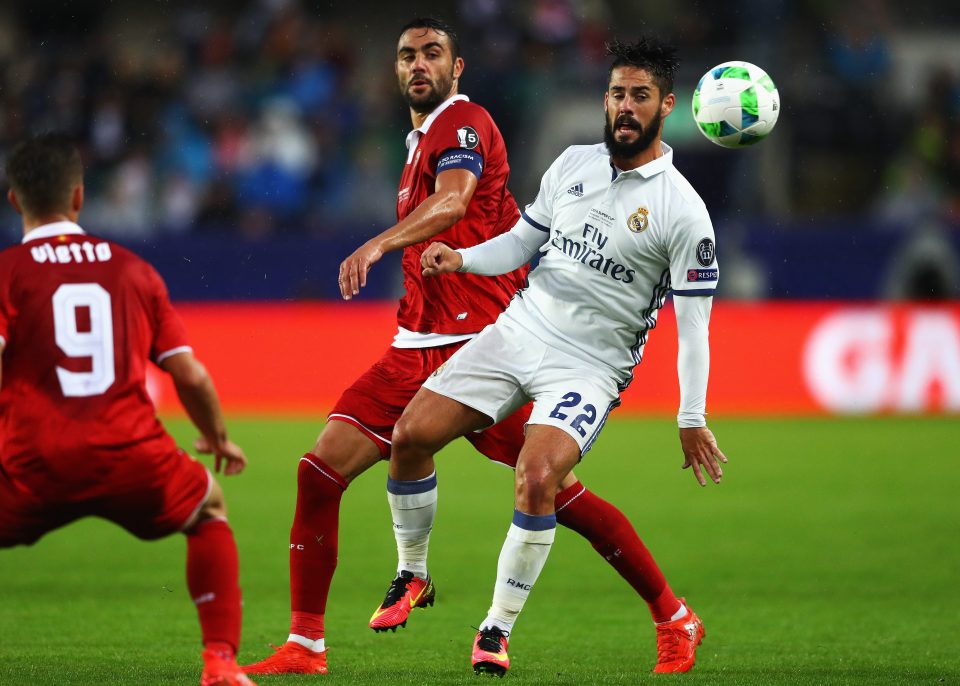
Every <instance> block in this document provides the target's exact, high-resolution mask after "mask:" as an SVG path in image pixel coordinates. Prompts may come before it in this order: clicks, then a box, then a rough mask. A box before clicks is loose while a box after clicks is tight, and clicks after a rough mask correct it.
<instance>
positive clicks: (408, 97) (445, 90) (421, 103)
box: [400, 69, 453, 114]
mask: <svg viewBox="0 0 960 686" xmlns="http://www.w3.org/2000/svg"><path fill="white" fill-rule="evenodd" d="M414 80H418V81H425V82H426V84H427V86H428V88H427V91H426V92H425V93H422V94H420V95H414V94H413V93H412V92H411V90H410V81H414ZM410 81H408V82H407V84H406V87H404V85H403V84H400V90H401V92H402V94H403V99H404V101H405V102H406V103H407V105H408V106H409V107H410V109H412V110H413V111H414V112H416V113H417V114H428V113H430V112H433V111H434V110H435V109H437V105H439V104H440V103H441V102H443V101H444V100H446V99H447V96H448V95H450V91H451V90H452V89H453V69H451V70H450V74H449V76H440V77H438V78H437V80H436V81H432V80H431V79H429V78H427V77H426V76H415V77H412V78H411V79H410Z"/></svg>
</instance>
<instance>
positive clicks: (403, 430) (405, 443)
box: [390, 413, 435, 461]
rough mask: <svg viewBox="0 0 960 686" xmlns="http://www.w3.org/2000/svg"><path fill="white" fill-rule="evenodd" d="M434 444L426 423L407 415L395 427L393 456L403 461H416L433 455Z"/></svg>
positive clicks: (392, 440) (392, 447)
mask: <svg viewBox="0 0 960 686" xmlns="http://www.w3.org/2000/svg"><path fill="white" fill-rule="evenodd" d="M434 442H435V441H434V440H433V437H432V436H431V435H430V431H429V429H428V428H427V425H426V422H423V421H420V420H419V419H417V418H415V417H408V416H407V415H406V413H405V414H404V415H403V416H402V417H400V419H399V421H397V423H396V425H395V426H394V427H393V436H392V438H391V443H392V445H391V446H390V447H391V455H392V456H393V457H395V458H396V459H398V460H401V461H402V460H410V459H413V460H415V459H417V458H418V457H421V456H423V455H424V454H433V447H434Z"/></svg>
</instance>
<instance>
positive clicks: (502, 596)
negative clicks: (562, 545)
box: [480, 510, 557, 633]
mask: <svg viewBox="0 0 960 686" xmlns="http://www.w3.org/2000/svg"><path fill="white" fill-rule="evenodd" d="M556 532H557V516H556V515H555V514H551V515H528V514H524V513H522V512H520V511H519V510H514V511H513V523H512V524H511V525H510V530H509V531H508V532H507V538H506V540H505V541H504V542H503V548H502V549H501V550H500V559H499V561H498V562H497V583H496V584H495V585H494V587H493V604H492V605H491V606H490V610H489V611H488V612H487V618H486V619H484V620H483V623H482V624H481V625H480V628H481V629H485V628H488V627H494V626H495V627H498V628H499V629H501V630H503V631H505V632H507V633H510V632H511V631H512V630H513V624H514V622H516V621H517V616H518V615H519V614H520V610H522V609H523V604H524V603H525V602H526V601H527V596H529V595H530V590H531V589H532V588H533V585H534V584H535V583H536V581H537V577H539V576H540V571H541V570H542V569H543V565H544V564H545V563H546V561H547V556H548V555H549V554H550V547H551V546H552V545H553V538H554V535H555V534H556Z"/></svg>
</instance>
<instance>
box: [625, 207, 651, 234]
mask: <svg viewBox="0 0 960 686" xmlns="http://www.w3.org/2000/svg"><path fill="white" fill-rule="evenodd" d="M649 215H650V210H648V209H647V208H646V207H638V208H637V211H636V212H634V213H633V214H631V215H630V217H629V218H628V219H627V228H628V229H630V230H631V231H633V232H634V233H643V232H644V231H646V230H647V227H648V226H650V217H649Z"/></svg>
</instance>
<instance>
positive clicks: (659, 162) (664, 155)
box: [607, 141, 673, 179]
mask: <svg viewBox="0 0 960 686" xmlns="http://www.w3.org/2000/svg"><path fill="white" fill-rule="evenodd" d="M607 154H609V152H608V153H607ZM610 164H611V165H613V161H612V160H611V162H610ZM672 164H673V148H671V147H670V146H669V145H667V144H666V143H664V142H663V141H660V157H658V158H657V159H655V160H651V161H649V162H647V163H646V164H644V165H641V166H639V167H637V168H636V169H628V170H626V171H623V170H622V169H617V174H616V175H617V176H620V175H622V174H639V175H640V176H642V177H643V178H645V179H649V178H650V177H651V176H656V175H657V174H659V173H660V172H662V171H666V170H667V169H668V168H669V167H670V165H672ZM614 169H616V167H614Z"/></svg>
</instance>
